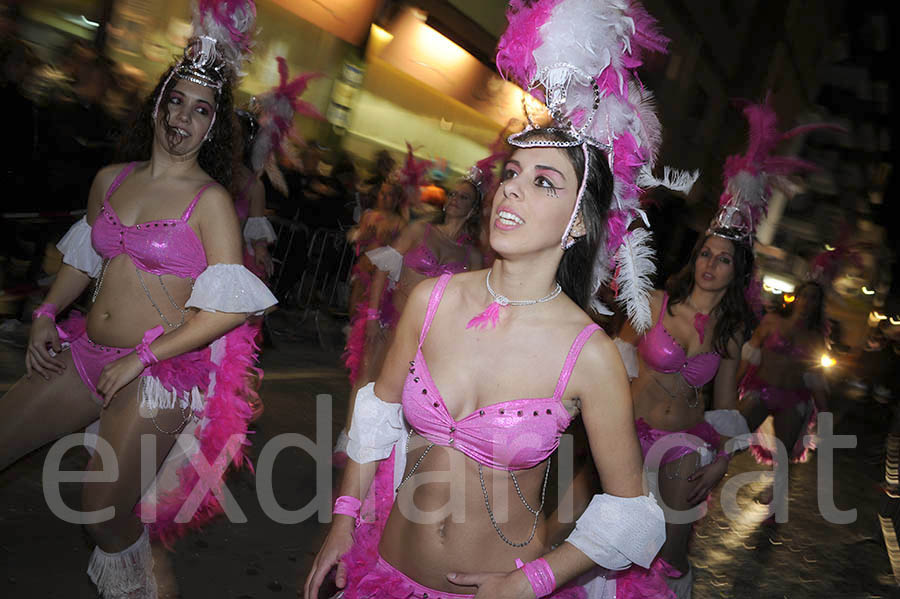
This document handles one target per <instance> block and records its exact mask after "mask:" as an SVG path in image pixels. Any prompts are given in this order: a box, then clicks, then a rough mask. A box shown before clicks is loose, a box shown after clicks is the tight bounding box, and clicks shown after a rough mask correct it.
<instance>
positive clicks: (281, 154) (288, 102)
mask: <svg viewBox="0 0 900 599" xmlns="http://www.w3.org/2000/svg"><path fill="white" fill-rule="evenodd" d="M276 60H277V61H278V78H279V82H278V85H276V86H275V87H274V88H272V89H271V90H269V91H267V92H266V93H264V94H262V95H260V96H258V97H256V98H254V99H253V100H252V101H251V109H252V110H253V112H254V113H256V118H257V120H258V122H259V131H258V132H257V133H256V135H255V139H254V141H253V148H252V150H251V153H250V163H251V165H252V166H253V171H254V172H257V173H259V172H261V171H263V170H265V171H266V174H268V175H269V180H270V181H271V182H272V184H273V185H274V186H275V187H276V188H278V189H279V190H280V191H282V193H286V190H287V184H286V183H285V181H284V177H283V176H282V174H281V171H280V170H279V169H278V159H279V158H281V159H283V160H285V161H287V162H288V163H290V164H292V165H294V166H299V164H300V158H299V156H297V151H296V148H297V146H300V145H303V140H302V139H301V137H300V135H299V134H298V133H297V131H296V130H295V128H294V116H295V115H297V114H301V115H303V116H307V117H310V118H315V119H321V118H323V117H322V114H321V113H320V112H319V111H318V110H317V109H316V107H315V106H313V105H312V104H311V103H309V102H306V101H304V100H301V99H300V96H302V95H303V93H304V92H305V91H306V88H307V86H308V85H309V82H310V81H311V80H313V79H315V78H317V77H321V76H322V74H321V73H302V74H300V75H298V76H297V77H294V78H293V79H290V78H289V74H288V66H287V61H286V60H285V59H284V58H282V57H281V56H279V57H278V58H277V59H276ZM282 187H283V188H284V189H282Z"/></svg>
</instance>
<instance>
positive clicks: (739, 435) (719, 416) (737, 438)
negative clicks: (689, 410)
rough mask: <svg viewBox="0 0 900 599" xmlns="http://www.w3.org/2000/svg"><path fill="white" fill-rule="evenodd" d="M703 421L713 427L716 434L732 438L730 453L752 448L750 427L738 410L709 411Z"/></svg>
mask: <svg viewBox="0 0 900 599" xmlns="http://www.w3.org/2000/svg"><path fill="white" fill-rule="evenodd" d="M703 419H704V420H706V421H707V422H708V423H710V424H711V425H712V427H713V428H714V429H716V432H717V433H719V434H720V435H722V436H724V437H731V438H732V439H733V440H732V441H731V445H730V446H728V447H729V451H741V450H744V449H747V448H748V447H750V441H749V435H750V426H749V425H748V424H747V419H746V418H744V416H743V414H741V413H740V412H738V411H737V410H707V411H706V412H704V413H703Z"/></svg>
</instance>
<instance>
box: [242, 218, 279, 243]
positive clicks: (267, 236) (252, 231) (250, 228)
mask: <svg viewBox="0 0 900 599" xmlns="http://www.w3.org/2000/svg"><path fill="white" fill-rule="evenodd" d="M244 239H245V240H246V241H247V243H249V244H251V245H252V244H253V243H254V242H256V241H265V242H266V243H274V242H275V240H276V239H278V236H277V235H275V229H273V228H272V223H270V222H269V219H267V218H266V217H265V216H251V217H250V218H248V219H247V223H246V224H245V225H244Z"/></svg>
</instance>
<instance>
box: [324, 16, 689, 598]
mask: <svg viewBox="0 0 900 599" xmlns="http://www.w3.org/2000/svg"><path fill="white" fill-rule="evenodd" d="M508 17H509V19H510V27H509V28H508V29H507V32H506V33H505V34H504V36H503V38H501V42H500V51H499V52H498V57H497V63H498V65H499V66H500V68H501V69H503V71H505V72H506V73H508V74H510V75H511V76H513V77H515V78H516V79H517V81H519V82H520V83H523V84H524V85H527V86H528V87H530V88H531V87H537V86H538V85H541V86H542V87H543V88H544V90H543V91H544V92H545V95H544V97H545V98H546V99H547V103H548V107H549V108H550V112H551V114H552V115H553V117H554V121H555V126H554V127H553V128H547V129H541V128H529V129H526V130H525V131H524V132H522V133H520V134H516V135H513V136H512V137H511V138H510V143H511V144H512V145H513V146H516V147H517V149H516V151H515V152H514V153H513V155H512V157H511V158H510V160H509V161H508V162H507V164H506V167H505V169H504V175H503V178H502V180H503V182H502V183H501V186H500V188H499V190H498V191H497V192H496V194H495V197H494V203H493V205H494V208H493V217H494V220H493V222H492V228H491V246H492V248H493V249H494V250H495V251H496V252H497V254H498V258H497V259H496V261H495V262H494V264H493V267H492V268H491V269H490V270H488V271H487V272H484V271H482V272H481V273H463V274H458V275H454V276H452V277H451V276H450V275H443V276H441V277H440V278H439V279H438V280H437V281H436V282H435V281H433V280H429V281H426V282H424V283H421V284H420V285H418V286H417V287H416V289H415V290H414V291H413V293H412V294H411V296H410V299H409V302H408V303H407V304H406V308H405V310H404V312H403V315H402V316H401V319H400V323H399V325H398V328H397V333H396V337H395V340H394V343H393V344H392V346H391V348H390V350H389V353H388V357H387V359H386V360H385V363H384V367H383V368H382V371H381V374H380V376H379V378H378V379H377V381H376V382H375V383H374V384H372V385H367V386H366V387H364V388H363V389H362V390H361V391H360V393H359V396H358V398H357V404H356V410H355V414H354V418H353V422H352V426H351V430H350V445H349V447H348V455H350V457H351V461H350V462H349V465H348V468H347V471H346V472H345V476H344V479H343V483H342V487H341V492H342V496H341V497H339V498H338V500H337V502H336V507H335V513H336V514H337V516H336V520H335V522H334V523H333V525H332V528H331V531H330V532H329V535H328V537H327V538H326V541H325V543H324V545H323V548H322V550H321V551H320V552H319V555H318V556H317V558H316V561H315V563H314V565H313V568H312V571H311V572H310V575H309V577H308V578H307V584H306V597H307V598H310V597H315V596H317V593H318V589H319V586H320V584H321V582H322V579H323V578H324V577H325V575H326V574H327V572H328V571H329V570H330V569H331V568H332V567H333V566H335V565H336V564H337V565H338V572H337V583H338V586H339V587H344V595H343V596H344V597H347V598H356V597H366V598H375V597H416V598H424V597H471V596H473V595H474V596H477V597H491V598H495V597H528V596H533V595H535V596H538V597H545V596H551V595H555V596H569V597H584V596H585V590H584V589H583V588H580V587H578V586H564V585H565V583H569V582H571V581H573V580H574V579H575V577H576V576H578V575H580V574H582V573H584V572H586V571H587V570H588V569H590V568H591V567H592V566H593V565H595V564H599V565H600V566H602V567H603V568H607V569H612V570H621V569H624V568H627V567H628V566H629V565H630V564H631V563H638V564H641V565H642V566H645V567H647V566H649V565H650V564H651V561H652V559H653V557H654V556H655V554H656V552H657V550H658V548H659V546H660V545H661V543H662V541H663V535H662V531H663V529H664V523H663V519H662V511H661V510H660V509H659V506H658V505H656V502H655V501H653V499H652V498H649V497H646V496H644V495H643V494H642V480H641V468H640V455H639V443H638V441H637V437H636V435H635V433H634V432H633V430H634V429H633V420H632V419H633V416H632V411H631V402H630V401H629V397H628V390H627V379H626V376H625V372H624V370H623V368H622V366H621V365H620V360H619V358H618V355H617V353H616V352H615V351H614V346H613V344H612V343H611V342H610V340H609V338H607V337H606V336H605V335H604V334H603V333H602V332H600V333H598V332H597V331H598V330H599V327H598V326H597V325H595V324H594V323H593V322H592V321H591V319H590V317H589V316H588V315H587V314H586V312H585V310H586V309H587V308H588V307H589V305H590V304H592V303H593V301H594V300H595V299H596V294H597V291H598V289H599V287H600V285H602V284H603V283H605V282H606V281H607V280H608V279H609V276H610V274H611V273H612V272H613V270H615V271H617V272H616V276H615V277H614V281H615V282H616V284H617V285H618V287H619V289H620V293H619V295H618V298H617V299H618V300H619V301H620V302H622V303H623V304H624V305H625V307H626V310H627V311H628V313H629V314H630V315H631V316H632V317H633V319H635V320H636V321H637V322H636V324H635V326H636V327H637V328H639V329H642V328H644V327H646V326H647V325H648V324H649V322H647V321H649V307H648V305H647V300H648V298H647V288H646V286H647V281H648V277H649V269H650V268H651V267H652V262H651V260H650V254H651V252H650V250H649V248H647V247H646V246H645V242H646V241H647V237H648V233H647V231H646V230H640V231H629V230H628V227H629V225H630V224H631V222H632V220H633V219H634V218H636V217H638V215H639V212H637V206H636V198H637V194H638V192H639V191H640V188H639V186H638V184H637V181H636V180H637V178H638V173H639V172H641V173H642V174H644V175H646V178H645V179H643V180H646V181H650V180H651V177H650V176H649V170H650V169H651V168H652V166H653V156H654V154H653V149H654V148H655V143H654V140H657V141H658V130H657V129H654V128H653V126H652V124H653V123H654V122H655V116H654V115H653V114H652V111H651V110H650V109H649V106H648V105H647V104H644V103H641V102H638V101H637V97H638V90H637V88H636V84H635V83H634V82H633V81H632V80H631V77H632V76H631V73H630V68H631V67H632V66H634V65H635V64H639V63H640V59H639V52H640V49H642V48H643V47H644V46H645V44H646V40H647V39H651V38H653V36H654V35H655V34H654V31H653V27H652V20H651V19H650V17H649V16H648V15H646V13H645V12H644V11H643V9H642V8H640V6H638V5H636V4H633V3H632V4H628V5H625V6H622V5H620V4H619V3H613V2H610V3H595V2H582V1H571V0H569V1H563V2H559V3H554V2H548V3H529V4H527V5H526V4H525V3H523V2H514V3H513V4H512V6H511V8H510V11H509V12H508ZM635 26H636V27H637V29H638V31H640V34H639V35H631V33H632V32H633V31H634V29H633V27H635ZM598 31H601V32H602V34H605V35H607V40H608V47H607V50H608V49H609V48H616V55H615V60H614V62H613V61H611V60H610V53H609V52H608V51H607V52H604V51H603V49H602V48H594V51H596V52H598V55H595V56H593V59H591V58H587V57H585V56H584V55H583V54H579V52H580V51H582V50H584V48H585V47H587V46H589V45H590V44H584V43H583V42H584V40H587V39H594V38H593V36H594V35H596V33H597V32H598ZM624 49H627V56H626V57H624V58H625V60H623V57H622V56H621V55H620V53H621V52H623V51H624ZM607 69H608V71H607ZM626 77H627V81H625V78H626ZM598 79H600V80H606V81H610V82H613V81H616V82H621V84H622V85H623V86H625V87H624V88H622V89H619V90H618V91H619V93H617V94H613V95H610V96H608V97H604V98H602V100H603V101H602V102H601V92H600V89H599V83H598ZM629 92H630V93H632V94H635V95H633V96H631V98H632V100H634V101H633V102H632V101H628V98H629ZM612 123H615V125H614V126H613V125H612ZM647 126H649V127H650V128H649V129H648V128H646V127H647ZM610 165H611V166H612V168H610ZM614 174H615V175H616V176H615V178H614ZM670 175H671V173H670ZM666 178H667V179H668V180H669V182H672V183H674V182H679V183H683V182H685V179H684V178H682V177H680V176H669V177H666ZM653 181H654V182H656V180H653ZM562 291H565V294H563V293H562ZM509 296H512V297H513V298H515V299H509ZM485 304H487V308H485ZM473 315H474V317H473ZM645 317H646V318H645ZM573 339H574V341H573ZM537 344H540V348H538V347H537ZM460 372H465V373H466V376H464V377H462V376H458V373H460ZM557 373H560V374H557ZM598 381H600V383H598ZM551 389H553V392H552V395H551V394H550V391H551ZM498 394H499V395H498ZM506 397H523V398H540V399H505V398H506ZM501 399H502V400H501ZM498 400H501V401H498ZM401 409H402V415H403V417H405V421H406V422H408V423H409V425H410V427H411V431H412V432H411V433H410V434H409V436H407V435H406V434H405V430H404V420H403V418H402V417H401ZM579 413H580V414H581V417H582V419H583V421H584V423H585V428H586V430H587V434H588V436H589V438H590V446H591V449H592V454H593V458H594V461H595V462H596V464H597V467H598V470H599V473H600V478H601V480H602V484H603V488H604V490H605V491H606V493H605V494H602V495H598V496H596V497H594V498H593V500H592V501H591V502H590V505H589V506H588V508H587V509H586V510H585V512H584V514H583V515H582V516H581V517H580V518H579V520H578V522H577V524H576V527H575V530H574V532H573V533H572V534H571V535H570V536H569V537H568V538H567V539H566V541H565V542H564V543H562V544H561V545H560V546H559V547H557V548H555V549H553V550H550V551H549V552H548V549H550V548H549V547H548V538H547V527H546V522H545V520H544V517H543V513H542V508H543V501H542V500H543V497H544V492H543V491H542V490H541V489H544V490H545V485H546V480H547V478H546V477H547V472H548V471H549V470H548V464H549V458H550V456H551V455H552V454H553V453H554V452H555V450H556V448H557V445H558V443H559V437H560V435H561V433H562V432H563V431H564V430H565V428H566V427H567V426H568V424H569V423H570V422H571V420H572V418H573V417H574V415H575V414H579ZM392 451H393V454H394V459H395V460H396V461H397V464H396V469H395V472H396V474H397V476H396V477H395V479H394V480H395V481H396V482H395V483H394V484H393V485H392V486H393V487H394V488H395V489H396V492H397V495H396V500H395V502H394V506H393V509H392V511H391V513H390V516H389V518H388V520H387V523H386V526H385V529H384V533H383V536H382V538H381V541H380V545H378V547H377V550H376V551H374V552H369V553H366V551H365V550H364V548H363V549H362V550H360V546H361V544H360V543H359V542H358V540H357V539H356V537H354V536H353V534H352V532H353V530H354V528H353V527H354V520H355V517H357V516H359V515H360V514H359V512H358V509H359V507H360V498H362V497H364V496H365V495H366V491H367V490H368V488H369V485H370V482H371V480H372V478H373V476H374V473H375V470H376V467H375V465H374V462H377V461H380V460H383V459H385V458H388V456H389V455H390V454H391V452H392ZM407 452H408V455H409V458H410V460H414V461H412V463H411V465H410V466H409V467H407V466H406V465H405V463H406V457H407ZM448 470H449V472H448ZM417 474H418V475H417ZM419 475H425V478H427V479H430V480H432V481H437V480H440V483H436V484H435V483H429V482H424V481H422V480H421V478H420V476H419ZM473 488H474V489H475V492H471V491H469V489H473ZM488 489H492V490H493V491H492V492H489V491H488ZM478 490H480V492H478ZM504 493H505V495H504ZM414 494H415V502H414V503H413V495H414ZM513 494H515V495H513ZM498 497H512V498H513V503H514V505H513V506H510V507H509V509H508V510H507V511H506V514H505V516H506V518H505V519H501V518H499V517H497V516H496V515H495V513H494V506H496V505H497V503H496V502H497V500H498ZM515 497H518V499H519V500H520V501H521V503H522V505H523V507H521V508H520V507H518V503H519V502H517V501H515ZM448 502H449V503H448ZM441 506H444V509H443V510H441ZM437 510H441V511H438V513H435V511H437ZM482 510H485V511H487V516H488V517H487V518H484V517H475V514H478V513H481V511H482ZM488 521H490V523H491V526H487V522H488ZM354 540H357V542H355V543H354ZM348 551H349V552H348ZM342 556H343V558H342ZM373 559H374V563H375V566H374V567H373V566H372V563H373ZM523 562H527V563H524V564H523ZM514 563H515V564H516V565H519V566H522V567H521V568H519V569H513V564H514ZM519 570H521V572H520V571H519ZM486 572H489V573H486ZM558 586H559V587H561V588H559V589H558V588H557V587H558ZM592 590H593V591H594V592H595V594H596V595H597V596H600V595H602V594H604V593H605V594H606V596H612V595H611V594H610V593H614V592H615V584H614V582H613V581H611V580H609V581H607V580H605V579H604V578H602V577H598V578H595V579H594V580H593V581H592Z"/></svg>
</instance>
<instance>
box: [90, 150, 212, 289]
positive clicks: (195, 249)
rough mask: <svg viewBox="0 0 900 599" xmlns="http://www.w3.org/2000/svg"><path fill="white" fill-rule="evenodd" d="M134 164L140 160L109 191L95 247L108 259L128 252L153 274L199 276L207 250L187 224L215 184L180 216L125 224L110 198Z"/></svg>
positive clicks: (93, 237) (94, 233) (94, 238)
mask: <svg viewBox="0 0 900 599" xmlns="http://www.w3.org/2000/svg"><path fill="white" fill-rule="evenodd" d="M135 164H137V163H134V162H133V163H131V164H129V165H128V166H126V167H125V168H123V169H122V171H121V172H120V173H119V174H118V175H117V176H116V178H115V180H114V181H113V182H112V185H110V186H109V190H108V191H107V192H106V197H105V198H104V199H103V206H102V208H100V214H99V215H98V216H97V220H96V221H94V226H93V227H92V229H91V243H92V245H93V246H94V249H95V250H96V251H97V253H98V254H100V256H102V257H103V258H105V259H107V260H111V259H113V258H115V257H116V256H118V255H119V254H126V255H127V256H128V257H129V258H131V261H132V262H134V265H135V266H136V267H138V268H139V269H141V270H143V271H144V272H149V273H151V274H154V275H175V276H176V277H181V278H194V279H196V278H197V277H198V276H199V275H200V273H202V272H203V271H204V270H206V266H207V264H206V252H205V251H204V249H203V244H202V243H201V242H200V238H198V237H197V234H196V233H195V232H194V230H193V229H192V228H191V226H190V225H189V224H188V219H189V218H191V213H192V212H193V211H194V207H195V206H196V205H197V200H199V199H200V196H201V195H202V194H203V192H204V191H206V189H207V188H208V187H210V186H211V185H213V183H207V184H206V185H204V186H203V187H202V188H200V191H198V192H197V195H196V196H194V199H193V200H192V201H191V203H190V205H189V206H188V207H187V210H185V211H184V214H182V215H181V218H178V219H164V220H152V221H148V222H145V223H140V224H137V225H131V226H128V225H123V224H122V223H121V221H119V216H118V215H117V214H116V211H115V210H114V209H113V207H112V205H110V203H109V198H110V197H111V196H112V194H113V193H114V192H115V191H116V189H118V187H119V185H121V184H122V181H124V180H125V177H127V176H128V174H129V173H130V172H131V171H132V170H133V169H134V166H135Z"/></svg>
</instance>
